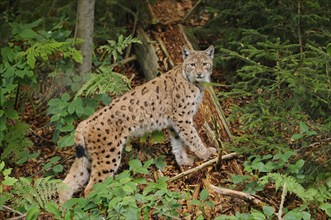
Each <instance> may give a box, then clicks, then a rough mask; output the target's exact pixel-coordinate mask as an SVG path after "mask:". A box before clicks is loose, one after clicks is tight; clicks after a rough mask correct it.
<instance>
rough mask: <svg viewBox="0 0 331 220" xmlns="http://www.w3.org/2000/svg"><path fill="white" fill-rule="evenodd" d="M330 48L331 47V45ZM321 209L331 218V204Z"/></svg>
mask: <svg viewBox="0 0 331 220" xmlns="http://www.w3.org/2000/svg"><path fill="white" fill-rule="evenodd" d="M330 47H331V45H330ZM330 50H331V49H330ZM330 55H331V54H330ZM320 209H322V210H323V211H324V212H325V214H327V216H328V217H331V203H323V204H321V205H320Z"/></svg>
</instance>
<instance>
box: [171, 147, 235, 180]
mask: <svg viewBox="0 0 331 220" xmlns="http://www.w3.org/2000/svg"><path fill="white" fill-rule="evenodd" d="M235 156H237V154H236V153H231V154H227V155H224V156H222V160H229V159H232V158H234V157H235ZM217 161H218V157H216V158H214V159H212V160H209V161H207V162H205V163H203V164H201V165H199V166H197V167H194V168H192V169H189V170H186V171H184V172H182V173H180V174H178V175H177V176H174V177H171V178H170V179H169V180H168V182H173V181H175V180H177V179H179V178H182V177H184V176H187V175H189V174H191V173H195V172H197V171H199V170H201V169H203V168H205V167H207V166H210V165H212V164H213V163H216V162H217Z"/></svg>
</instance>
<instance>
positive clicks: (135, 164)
mask: <svg viewBox="0 0 331 220" xmlns="http://www.w3.org/2000/svg"><path fill="white" fill-rule="evenodd" d="M129 166H130V169H131V170H134V169H136V168H138V167H142V163H141V161H140V160H137V159H135V160H130V161H129Z"/></svg>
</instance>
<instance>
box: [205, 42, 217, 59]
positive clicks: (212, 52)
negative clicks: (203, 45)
mask: <svg viewBox="0 0 331 220" xmlns="http://www.w3.org/2000/svg"><path fill="white" fill-rule="evenodd" d="M214 51H215V49H214V46H213V45H211V46H210V47H208V48H207V49H206V50H205V51H204V52H205V53H206V54H207V55H208V56H209V57H210V59H213V58H214Z"/></svg>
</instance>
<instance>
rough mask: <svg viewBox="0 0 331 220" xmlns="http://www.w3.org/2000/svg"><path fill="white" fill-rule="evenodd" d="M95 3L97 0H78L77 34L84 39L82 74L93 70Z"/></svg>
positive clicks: (80, 70)
mask: <svg viewBox="0 0 331 220" xmlns="http://www.w3.org/2000/svg"><path fill="white" fill-rule="evenodd" d="M94 5H95V0H78V6H77V23H76V33H75V35H76V37H77V38H80V39H82V40H83V42H82V43H81V44H80V45H79V49H80V51H81V52H82V56H83V62H82V64H80V65H79V68H78V71H79V74H80V75H84V74H86V73H89V72H91V70H92V54H93V29H94V26H93V25H94Z"/></svg>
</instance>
